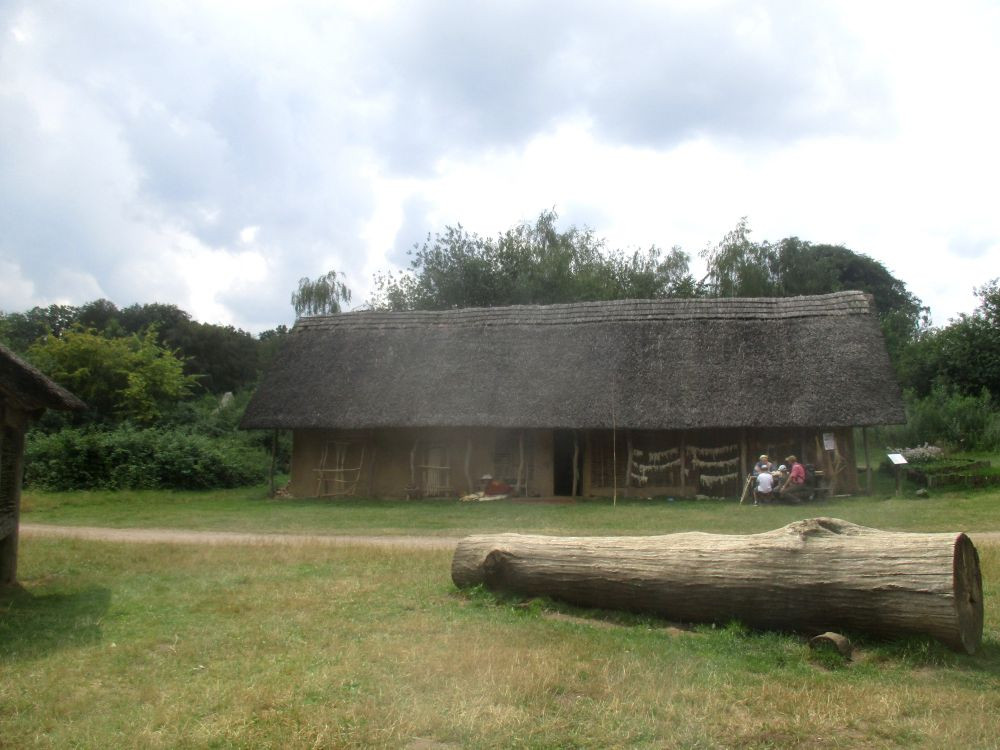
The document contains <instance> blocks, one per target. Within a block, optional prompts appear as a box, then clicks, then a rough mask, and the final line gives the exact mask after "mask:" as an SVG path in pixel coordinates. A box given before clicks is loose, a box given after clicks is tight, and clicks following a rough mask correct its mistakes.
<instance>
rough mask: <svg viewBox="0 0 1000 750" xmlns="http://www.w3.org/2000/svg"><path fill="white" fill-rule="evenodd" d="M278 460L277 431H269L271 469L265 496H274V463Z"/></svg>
mask: <svg viewBox="0 0 1000 750" xmlns="http://www.w3.org/2000/svg"><path fill="white" fill-rule="evenodd" d="M277 460H278V431H277V430H275V431H274V432H272V433H271V470H270V472H269V473H268V479H267V486H268V490H267V496H268V497H274V464H275V462H276V461H277Z"/></svg>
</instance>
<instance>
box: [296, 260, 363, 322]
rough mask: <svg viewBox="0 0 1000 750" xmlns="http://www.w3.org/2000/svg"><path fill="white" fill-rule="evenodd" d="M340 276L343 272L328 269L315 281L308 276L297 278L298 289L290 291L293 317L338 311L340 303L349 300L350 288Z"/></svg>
mask: <svg viewBox="0 0 1000 750" xmlns="http://www.w3.org/2000/svg"><path fill="white" fill-rule="evenodd" d="M342 278H343V274H342V273H340V272H339V271H329V272H327V273H325V274H324V275H322V276H320V277H319V278H318V279H316V280H315V281H314V280H313V279H310V278H308V277H303V278H301V279H299V288H298V290H297V291H295V292H292V307H293V308H295V317H296V318H301V317H304V316H307V315H329V314H330V313H337V312H340V305H341V303H345V304H346V303H348V302H350V301H351V290H350V289H348V288H347V285H346V284H344V282H343V281H342Z"/></svg>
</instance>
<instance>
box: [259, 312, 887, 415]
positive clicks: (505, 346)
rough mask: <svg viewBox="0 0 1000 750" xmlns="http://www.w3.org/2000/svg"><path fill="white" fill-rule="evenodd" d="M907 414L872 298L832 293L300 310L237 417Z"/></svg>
mask: <svg viewBox="0 0 1000 750" xmlns="http://www.w3.org/2000/svg"><path fill="white" fill-rule="evenodd" d="M902 421H904V413H903V405H902V399H901V397H900V391H899V386H898V384H897V383H896V381H895V378H894V375H893V372H892V368H891V367H890V364H889V359H888V356H887V354H886V349H885V343H884V341H883V339H882V334H881V331H880V329H879V324H878V320H877V318H876V317H875V313H874V304H873V301H872V299H871V297H869V296H868V295H866V294H863V293H861V292H840V293H836V294H828V295H822V296H816V297H792V298H760V299H757V298H755V299H690V300H688V299H671V300H623V301H616V302H584V303H578V304H568V305H548V306H519V307H499V308H477V309H462V310H449V311H444V312H404V313H391V312H353V313H345V314H339V315H327V316H317V317H311V318H303V319H301V320H299V322H298V323H296V325H295V327H294V328H293V330H292V332H291V334H290V335H289V338H288V340H287V342H286V343H285V345H284V347H283V349H282V351H281V353H280V354H279V355H278V357H277V359H276V361H275V363H274V364H273V365H272V367H271V369H270V371H269V372H268V373H267V374H266V376H265V377H264V379H263V381H262V382H261V384H260V387H259V388H258V389H257V392H256V394H255V395H254V397H253V400H252V401H251V402H250V404H249V406H248V408H247V410H246V414H245V416H244V418H243V426H244V427H248V428H304V427H313V428H374V427H431V426H437V427H442V426H454V427H478V426H482V427H486V426H490V427H517V428H610V427H612V426H613V425H614V426H617V427H618V428H619V429H621V428H631V429H656V430H660V429H692V428H719V427H735V426H744V427H806V426H813V427H815V426H824V427H848V426H856V425H875V424H892V423H899V422H902Z"/></svg>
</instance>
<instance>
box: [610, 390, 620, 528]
mask: <svg viewBox="0 0 1000 750" xmlns="http://www.w3.org/2000/svg"><path fill="white" fill-rule="evenodd" d="M611 482H612V485H611V507H612V508H617V507H618V429H617V426H616V425H615V385H614V381H612V382H611Z"/></svg>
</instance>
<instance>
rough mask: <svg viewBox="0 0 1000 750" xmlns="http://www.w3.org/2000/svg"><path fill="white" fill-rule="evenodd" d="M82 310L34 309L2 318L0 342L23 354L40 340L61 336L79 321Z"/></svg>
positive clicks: (66, 307)
mask: <svg viewBox="0 0 1000 750" xmlns="http://www.w3.org/2000/svg"><path fill="white" fill-rule="evenodd" d="M79 312H80V309H79V308H77V307H73V306H71V305H49V306H48V307H33V308H31V309H30V310H28V312H25V313H17V312H15V313H7V314H3V315H2V316H0V340H2V341H3V342H4V343H5V344H6V345H7V346H8V347H10V348H11V349H12V350H13V351H15V352H18V353H19V354H23V353H25V352H27V351H28V348H29V347H30V346H31V345H32V344H33V343H34V342H35V341H37V340H38V339H40V338H42V337H43V336H46V335H49V334H52V335H55V336H58V335H60V334H61V333H62V332H63V331H65V330H67V329H69V328H71V327H72V326H73V325H74V324H75V323H76V321H77V317H78V315H79Z"/></svg>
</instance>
